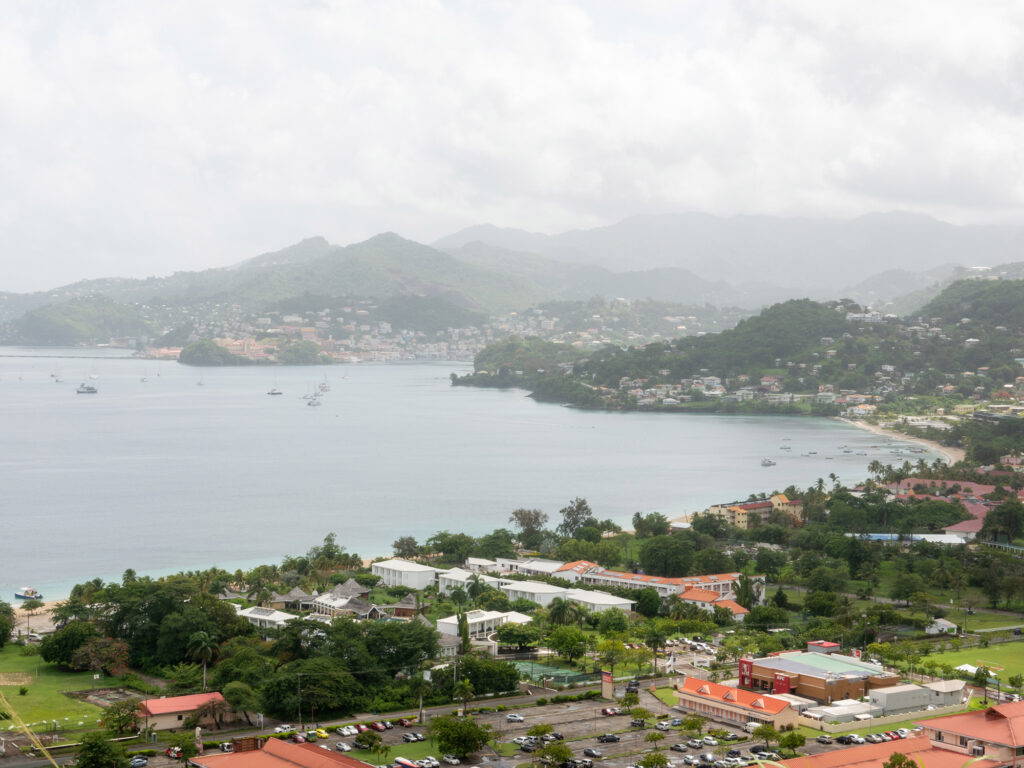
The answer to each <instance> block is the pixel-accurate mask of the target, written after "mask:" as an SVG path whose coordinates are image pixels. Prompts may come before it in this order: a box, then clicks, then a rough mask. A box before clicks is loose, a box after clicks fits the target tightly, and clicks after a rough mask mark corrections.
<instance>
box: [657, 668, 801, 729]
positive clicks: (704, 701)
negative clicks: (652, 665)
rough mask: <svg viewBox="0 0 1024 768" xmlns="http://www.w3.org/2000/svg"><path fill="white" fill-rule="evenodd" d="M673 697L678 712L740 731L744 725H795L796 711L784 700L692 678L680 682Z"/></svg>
mask: <svg viewBox="0 0 1024 768" xmlns="http://www.w3.org/2000/svg"><path fill="white" fill-rule="evenodd" d="M676 697H677V698H678V700H679V708H680V709H684V710H686V711H687V712H694V713H696V714H698V715H702V716H704V717H710V718H714V719H716V720H725V721H726V722H730V723H733V724H734V725H735V726H737V727H740V728H742V727H743V726H745V725H746V724H747V723H767V724H769V725H771V726H773V727H774V728H776V729H779V728H781V727H783V726H789V725H796V724H797V712H796V710H795V709H793V708H792V707H790V705H789V702H788V701H786V700H785V699H780V698H778V697H776V696H769V695H767V694H763V693H754V692H753V691H744V690H743V689H742V688H732V687H730V686H728V685H720V684H718V683H712V682H709V681H707V680H700V679H698V678H695V677H688V678H686V679H685V680H684V681H683V684H682V685H681V686H679V687H678V688H677V689H676Z"/></svg>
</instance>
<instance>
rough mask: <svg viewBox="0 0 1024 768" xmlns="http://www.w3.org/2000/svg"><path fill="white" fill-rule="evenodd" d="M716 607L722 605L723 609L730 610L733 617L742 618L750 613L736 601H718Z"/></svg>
mask: <svg viewBox="0 0 1024 768" xmlns="http://www.w3.org/2000/svg"><path fill="white" fill-rule="evenodd" d="M715 605H716V606H717V605H720V606H722V607H723V608H728V609H729V611H730V612H731V613H732V615H733V616H742V615H743V614H747V613H750V611H748V610H747V609H746V608H744V607H743V606H742V605H740V604H739V603H737V602H736V601H735V600H718V601H716V602H715Z"/></svg>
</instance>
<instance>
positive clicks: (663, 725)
mask: <svg viewBox="0 0 1024 768" xmlns="http://www.w3.org/2000/svg"><path fill="white" fill-rule="evenodd" d="M654 727H655V728H657V729H658V730H659V731H668V730H670V729H671V728H672V723H670V722H669V721H668V720H662V721H661V722H660V723H658V724H657V725H655V726H654Z"/></svg>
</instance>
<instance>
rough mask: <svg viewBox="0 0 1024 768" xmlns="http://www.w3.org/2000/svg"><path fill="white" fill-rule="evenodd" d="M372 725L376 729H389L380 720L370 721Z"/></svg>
mask: <svg viewBox="0 0 1024 768" xmlns="http://www.w3.org/2000/svg"><path fill="white" fill-rule="evenodd" d="M370 727H371V728H373V730H375V731H386V730H387V729H388V728H387V726H386V725H384V723H382V722H381V721H380V720H377V721H375V722H372V723H370Z"/></svg>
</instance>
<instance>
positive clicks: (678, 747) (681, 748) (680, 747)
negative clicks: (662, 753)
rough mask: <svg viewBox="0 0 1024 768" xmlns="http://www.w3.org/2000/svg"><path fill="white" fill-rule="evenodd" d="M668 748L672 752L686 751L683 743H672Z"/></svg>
mask: <svg viewBox="0 0 1024 768" xmlns="http://www.w3.org/2000/svg"><path fill="white" fill-rule="evenodd" d="M669 749H671V750H672V751H673V752H685V751H686V745H685V744H673V745H672V746H671V747H669Z"/></svg>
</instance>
